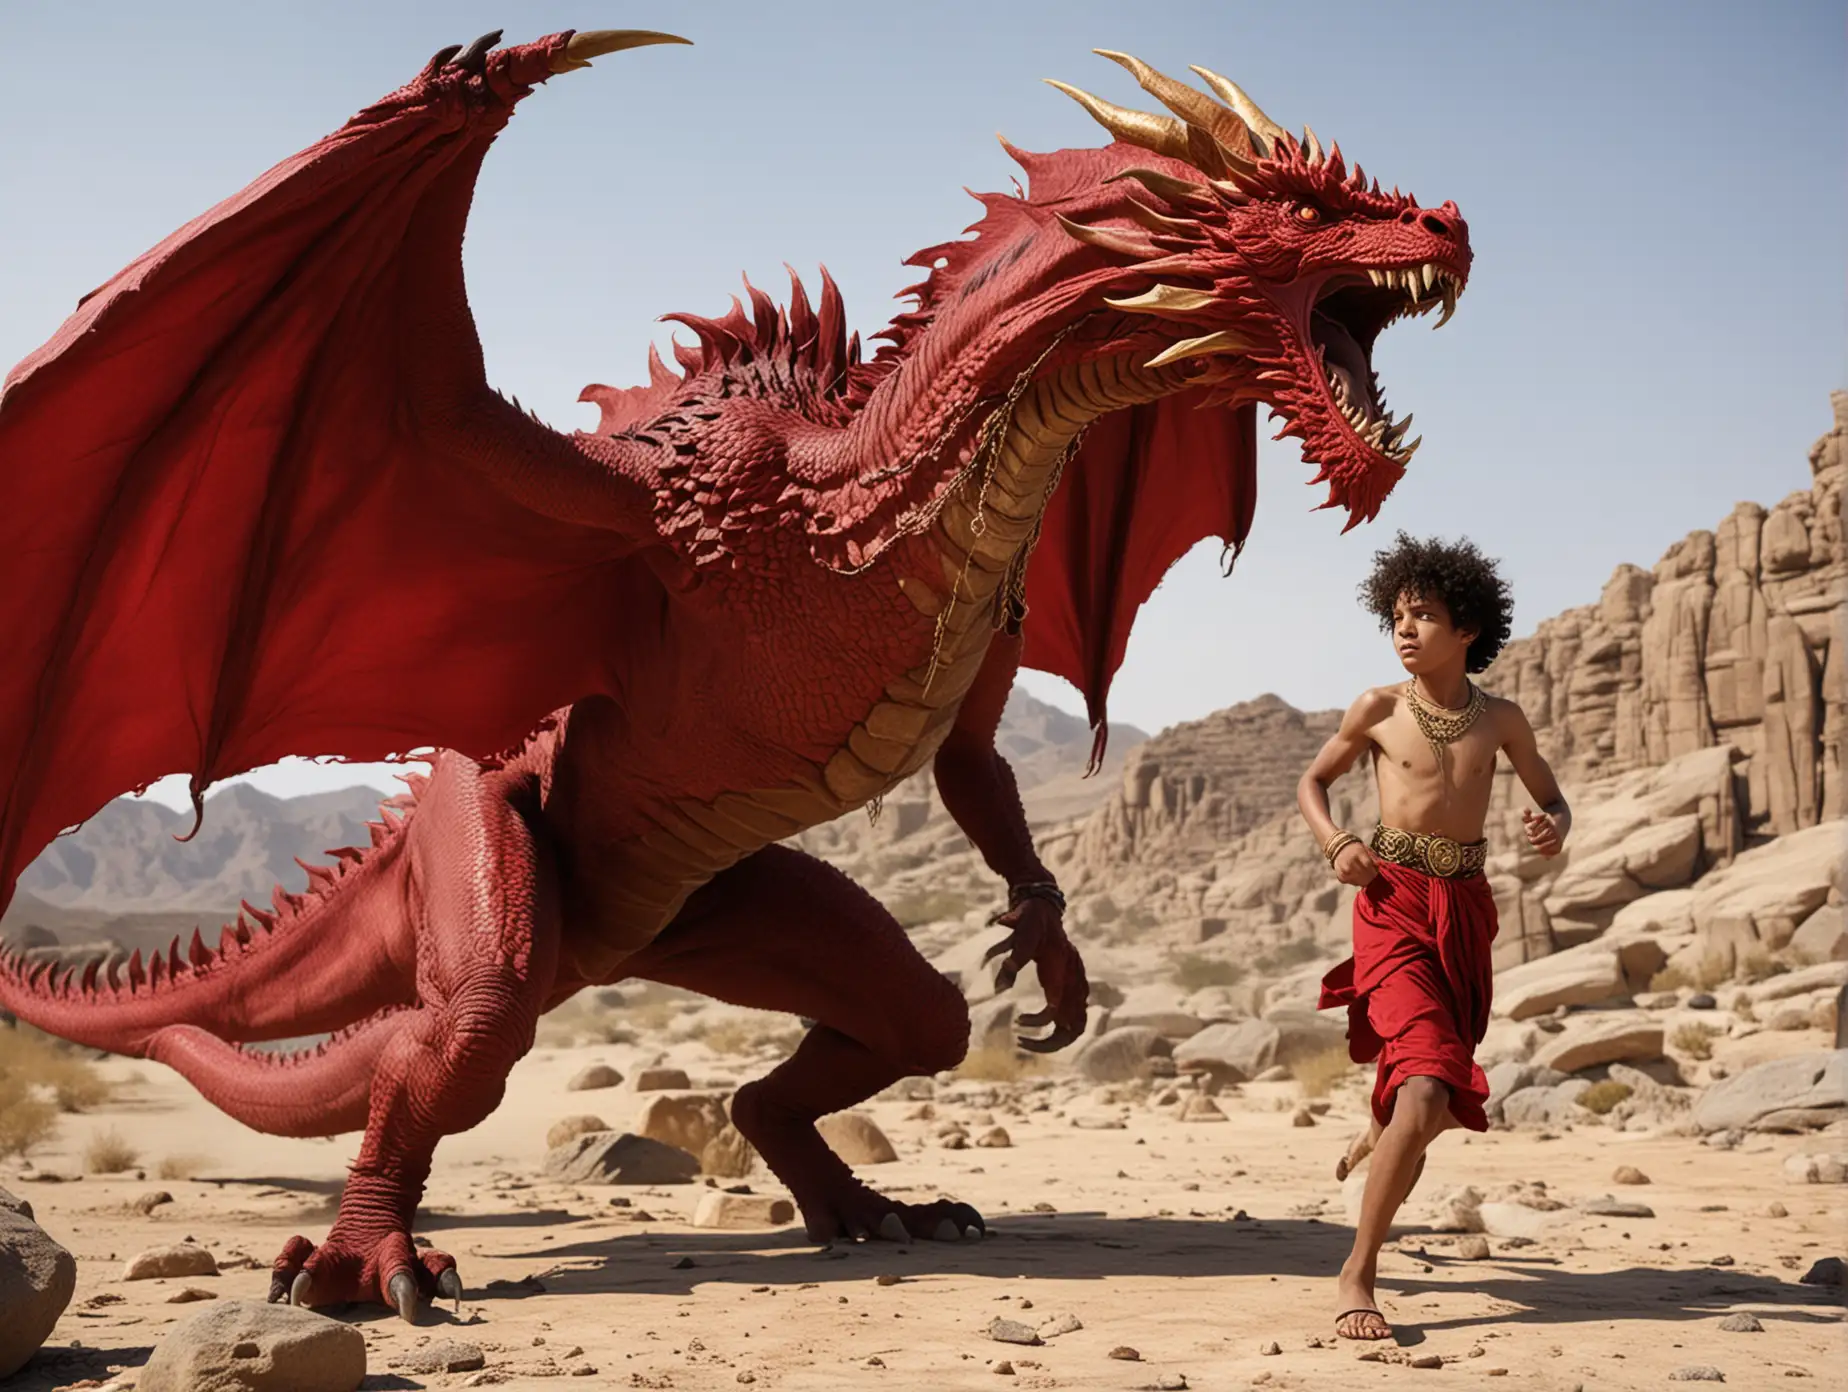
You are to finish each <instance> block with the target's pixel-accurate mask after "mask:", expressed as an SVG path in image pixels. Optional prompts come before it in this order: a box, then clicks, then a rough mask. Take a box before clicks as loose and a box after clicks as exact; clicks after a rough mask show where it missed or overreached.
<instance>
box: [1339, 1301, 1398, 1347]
mask: <svg viewBox="0 0 1848 1392" xmlns="http://www.w3.org/2000/svg"><path fill="white" fill-rule="evenodd" d="M1350 1315H1372V1316H1373V1317H1374V1318H1375V1319H1376V1320H1378V1321H1379V1322H1380V1323H1379V1328H1378V1330H1377V1331H1373V1330H1369V1332H1367V1333H1364V1334H1362V1333H1355V1334H1348V1333H1346V1332H1344V1331H1343V1330H1342V1328H1341V1321H1343V1320H1344V1319H1346V1318H1348V1316H1350ZM1362 1327H1363V1328H1364V1327H1365V1326H1362ZM1335 1337H1336V1338H1337V1339H1353V1340H1356V1341H1358V1342H1360V1343H1377V1342H1379V1341H1380V1340H1381V1339H1390V1338H1392V1337H1393V1331H1392V1325H1391V1324H1390V1323H1388V1322H1387V1319H1386V1316H1385V1315H1383V1314H1381V1313H1380V1312H1379V1311H1378V1310H1376V1309H1374V1308H1373V1307H1372V1306H1371V1305H1357V1306H1355V1307H1354V1308H1353V1309H1352V1310H1343V1311H1342V1312H1341V1313H1340V1314H1338V1315H1336V1316H1335Z"/></svg>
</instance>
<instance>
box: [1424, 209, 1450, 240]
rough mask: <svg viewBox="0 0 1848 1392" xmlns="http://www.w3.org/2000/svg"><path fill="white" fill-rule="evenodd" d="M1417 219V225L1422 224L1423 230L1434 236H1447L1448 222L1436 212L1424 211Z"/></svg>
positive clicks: (1448, 231) (1448, 232) (1448, 233)
mask: <svg viewBox="0 0 1848 1392" xmlns="http://www.w3.org/2000/svg"><path fill="white" fill-rule="evenodd" d="M1418 221H1419V225H1420V226H1422V227H1423V228H1424V230H1425V231H1427V232H1429V233H1431V234H1432V235H1433V236H1435V237H1448V236H1449V235H1450V224H1449V223H1447V222H1445V221H1444V220H1443V219H1442V218H1441V217H1439V216H1438V215H1437V214H1436V213H1426V214H1425V215H1424V216H1423V217H1421V218H1419V219H1418Z"/></svg>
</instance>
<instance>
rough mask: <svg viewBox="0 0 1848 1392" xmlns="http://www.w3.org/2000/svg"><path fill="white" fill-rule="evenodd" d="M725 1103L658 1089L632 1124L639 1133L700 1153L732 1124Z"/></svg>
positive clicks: (688, 1093)
mask: <svg viewBox="0 0 1848 1392" xmlns="http://www.w3.org/2000/svg"><path fill="white" fill-rule="evenodd" d="M730 1124H731V1123H730V1121H729V1119H728V1118H727V1117H726V1115H725V1105H724V1104H723V1103H722V1102H720V1101H719V1099H718V1098H716V1097H713V1096H711V1095H709V1094H706V1093H698V1092H658V1093H655V1094H654V1095H652V1096H651V1097H649V1099H648V1100H647V1101H646V1102H644V1103H642V1105H641V1107H640V1108H639V1109H638V1110H637V1111H636V1113H635V1121H634V1123H633V1124H632V1126H631V1127H630V1129H631V1130H632V1131H634V1133H635V1134H636V1135H638V1136H646V1137H647V1138H648V1139H649V1140H651V1141H659V1142H661V1144H662V1145H670V1146H673V1147H674V1148H675V1149H677V1150H684V1151H686V1152H687V1154H689V1155H698V1154H700V1153H701V1152H702V1151H704V1150H705V1148H706V1146H707V1144H708V1143H709V1142H710V1141H712V1139H713V1138H714V1137H716V1136H717V1135H718V1134H719V1132H721V1131H723V1130H724V1129H725V1128H726V1127H727V1126H728V1125H730Z"/></svg>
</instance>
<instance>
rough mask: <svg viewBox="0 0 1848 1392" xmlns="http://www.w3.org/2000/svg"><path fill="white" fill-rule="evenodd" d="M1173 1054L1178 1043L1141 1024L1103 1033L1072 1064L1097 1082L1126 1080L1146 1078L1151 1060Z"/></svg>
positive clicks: (1080, 1072)
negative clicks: (1174, 1044) (1171, 1042)
mask: <svg viewBox="0 0 1848 1392" xmlns="http://www.w3.org/2000/svg"><path fill="white" fill-rule="evenodd" d="M1214 1028H1215V1029H1219V1028H1224V1026H1214ZM1196 1037H1198V1036H1196ZM1173 1053H1174V1046H1173V1045H1171V1044H1170V1043H1169V1042H1168V1040H1167V1039H1166V1038H1165V1037H1164V1036H1163V1035H1162V1034H1161V1032H1160V1031H1159V1030H1153V1029H1150V1028H1148V1027H1147V1026H1137V1027H1134V1028H1130V1029H1112V1030H1108V1031H1106V1032H1105V1033H1103V1034H1101V1035H1099V1036H1098V1037H1097V1038H1096V1039H1093V1040H1092V1041H1091V1042H1090V1043H1088V1044H1086V1045H1085V1046H1084V1047H1083V1048H1082V1049H1080V1050H1079V1051H1078V1056H1077V1057H1076V1058H1075V1059H1073V1060H1072V1065H1073V1067H1075V1068H1076V1069H1077V1070H1078V1072H1079V1074H1080V1075H1082V1076H1083V1077H1085V1078H1088V1079H1089V1080H1090V1081H1092V1082H1094V1083H1126V1082H1129V1081H1131V1080H1132V1079H1135V1078H1146V1077H1147V1076H1148V1075H1149V1060H1150V1059H1153V1058H1168V1057H1171V1056H1172V1055H1173Z"/></svg>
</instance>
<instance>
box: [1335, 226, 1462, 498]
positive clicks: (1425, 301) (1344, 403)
mask: <svg viewBox="0 0 1848 1392" xmlns="http://www.w3.org/2000/svg"><path fill="white" fill-rule="evenodd" d="M1462 288H1463V282H1462V279H1461V277H1459V276H1458V275H1457V274H1456V273H1455V272H1453V271H1450V270H1447V269H1445V268H1444V267H1442V266H1439V265H1436V264H1434V263H1432V262H1429V261H1427V262H1424V263H1422V264H1420V265H1417V266H1397V267H1391V268H1387V269H1372V268H1369V269H1368V270H1367V271H1366V272H1364V273H1350V274H1344V275H1338V276H1335V277H1332V278H1331V279H1330V280H1329V281H1328V283H1327V284H1326V285H1324V286H1323V287H1322V290H1321V292H1320V294H1319V295H1318V296H1317V297H1316V302H1315V307H1314V309H1313V310H1312V311H1311V313H1310V317H1309V338H1310V341H1311V343H1313V344H1314V346H1315V349H1316V354H1317V356H1318V357H1319V358H1320V360H1321V364H1322V372H1323V375H1324V376H1325V378H1326V379H1327V385H1328V390H1329V394H1330V396H1331V398H1332V400H1333V403H1334V406H1335V409H1336V410H1337V411H1338V412H1339V414H1340V416H1341V418H1342V419H1343V420H1344V421H1346V422H1347V425H1348V427H1349V428H1350V429H1351V430H1352V431H1353V432H1354V434H1355V435H1356V436H1358V437H1359V438H1360V440H1361V442H1362V443H1364V444H1365V445H1366V446H1367V447H1368V448H1370V449H1374V450H1378V451H1379V452H1380V453H1381V454H1384V455H1386V456H1387V457H1388V458H1390V459H1392V460H1394V461H1395V462H1397V463H1400V464H1403V463H1404V462H1405V461H1406V460H1408V459H1410V458H1411V457H1412V452H1413V451H1414V450H1416V449H1417V448H1418V441H1417V440H1413V441H1412V442H1411V443H1410V444H1409V445H1407V444H1406V443H1405V435H1406V432H1407V430H1408V429H1409V428H1410V426H1411V423H1412V417H1411V415H1410V414H1409V413H1408V414H1407V415H1406V417H1405V419H1404V420H1403V421H1399V420H1395V419H1394V418H1393V415H1392V412H1391V411H1389V410H1388V409H1387V407H1386V394H1385V393H1384V392H1383V391H1381V390H1380V379H1379V374H1378V373H1376V372H1375V371H1374V370H1373V344H1374V341H1375V340H1376V339H1378V337H1379V335H1380V332H1381V331H1382V330H1383V329H1385V328H1386V326H1387V325H1389V324H1391V323H1393V322H1394V321H1395V320H1398V319H1402V318H1409V317H1413V316H1416V315H1421V314H1426V313H1429V312H1430V311H1431V310H1433V309H1436V308H1438V307H1439V306H1442V308H1443V311H1444V313H1443V317H1442V318H1440V319H1439V320H1438V321H1437V325H1436V327H1438V328H1442V327H1443V326H1444V324H1445V323H1447V322H1448V321H1449V319H1450V316H1451V314H1452V313H1454V312H1455V310H1456V305H1457V296H1458V295H1459V294H1460V293H1461V292H1462ZM1421 438H1422V437H1421Z"/></svg>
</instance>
